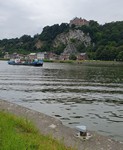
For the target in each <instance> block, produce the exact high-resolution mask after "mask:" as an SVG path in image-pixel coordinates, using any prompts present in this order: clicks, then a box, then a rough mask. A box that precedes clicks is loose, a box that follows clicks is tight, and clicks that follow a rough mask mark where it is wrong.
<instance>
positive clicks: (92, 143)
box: [0, 100, 123, 150]
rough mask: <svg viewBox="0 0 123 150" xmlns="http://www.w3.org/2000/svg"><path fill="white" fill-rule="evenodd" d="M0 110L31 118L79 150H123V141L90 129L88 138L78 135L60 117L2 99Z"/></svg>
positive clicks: (42, 130) (52, 134) (45, 133)
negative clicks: (56, 117)
mask: <svg viewBox="0 0 123 150" xmlns="http://www.w3.org/2000/svg"><path fill="white" fill-rule="evenodd" d="M0 111H6V112H10V113H12V114H14V115H16V116H19V117H24V118H27V119H29V120H31V121H32V122H33V123H34V124H35V126H36V127H37V128H38V129H39V131H40V132H41V133H42V134H44V135H51V136H52V137H53V138H55V139H58V140H60V141H63V143H64V144H65V145H66V146H71V147H73V148H77V150H85V149H86V150H123V142H118V141H114V140H112V139H110V138H109V137H106V136H102V135H99V134H97V133H95V132H91V131H88V133H90V134H91V135H92V137H91V138H89V139H88V140H84V139H82V138H81V137H77V133H78V132H77V130H76V129H72V128H69V127H66V126H64V125H63V124H62V122H61V121H60V120H58V119H55V118H53V117H50V116H48V115H45V114H43V113H40V112H37V111H34V110H31V109H28V108H25V107H22V106H20V105H17V104H14V103H10V102H8V101H5V100H0Z"/></svg>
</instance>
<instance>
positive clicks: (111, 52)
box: [0, 20, 123, 61]
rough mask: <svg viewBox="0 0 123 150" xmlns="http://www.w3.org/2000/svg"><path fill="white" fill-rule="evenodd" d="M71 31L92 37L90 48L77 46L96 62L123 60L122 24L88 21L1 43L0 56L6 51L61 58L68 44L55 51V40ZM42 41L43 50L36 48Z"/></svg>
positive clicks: (63, 24) (48, 29)
mask: <svg viewBox="0 0 123 150" xmlns="http://www.w3.org/2000/svg"><path fill="white" fill-rule="evenodd" d="M70 29H71V30H75V29H79V30H82V31H83V32H84V33H85V34H88V35H89V36H90V37H91V44H90V45H89V46H85V45H84V44H83V43H80V44H79V45H78V46H77V50H78V52H86V53H87V54H88V57H89V58H90V59H94V60H119V61H123V21H117V22H111V23H106V24H104V25H100V24H98V22H96V21H93V20H91V21H90V22H89V25H88V26H86V25H83V26H81V27H76V26H75V25H72V26H71V27H70V26H69V24H68V23H62V24H61V25H59V24H54V25H52V26H46V27H44V28H43V31H42V32H41V33H40V34H36V35H34V37H31V36H30V35H23V36H22V37H20V38H15V39H3V40H0V57H2V56H3V55H4V54H5V52H9V53H13V52H17V53H22V54H28V53H30V52H38V51H41V52H43V51H52V52H55V53H56V54H58V55H59V54H61V53H62V52H63V50H64V48H65V47H66V45H64V44H62V43H61V44H60V45H59V46H58V47H55V48H54V47H53V44H52V43H53V40H54V39H55V38H56V36H57V35H59V34H61V33H64V32H69V30H70ZM39 40H40V41H42V45H41V47H40V48H39V47H37V46H36V43H37V42H38V41H39ZM74 41H75V40H74V39H71V42H73V43H74Z"/></svg>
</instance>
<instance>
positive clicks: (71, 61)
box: [0, 58, 123, 65]
mask: <svg viewBox="0 0 123 150" xmlns="http://www.w3.org/2000/svg"><path fill="white" fill-rule="evenodd" d="M0 60H1V61H8V60H9V59H4V58H0ZM43 61H44V62H49V63H71V64H84V65H123V62H122V61H102V60H48V59H44V60H43Z"/></svg>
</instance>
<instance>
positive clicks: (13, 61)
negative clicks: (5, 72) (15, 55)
mask: <svg viewBox="0 0 123 150" xmlns="http://www.w3.org/2000/svg"><path fill="white" fill-rule="evenodd" d="M8 64H9V65H24V66H43V60H41V59H35V60H33V61H21V60H20V59H11V60H9V61H8Z"/></svg>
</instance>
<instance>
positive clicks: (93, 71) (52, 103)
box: [0, 61, 123, 141]
mask: <svg viewBox="0 0 123 150" xmlns="http://www.w3.org/2000/svg"><path fill="white" fill-rule="evenodd" d="M0 99H4V100H7V101H9V102H13V103H16V104H19V105H22V106H25V107H28V108H31V109H33V110H37V111H39V112H42V113H45V114H48V115H50V116H53V117H56V118H57V119H59V120H61V121H62V122H63V124H65V125H67V126H69V127H72V128H75V126H77V125H86V126H87V129H88V130H91V131H96V132H98V133H100V134H103V135H106V136H109V137H111V138H114V139H115V140H119V141H123V65H109V64H107V65H106V64H105V65H100V64H98V65H96V64H95V65H87V64H86V65H85V64H65V63H44V66H43V67H33V66H12V65H8V64H7V62H6V61H0Z"/></svg>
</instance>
